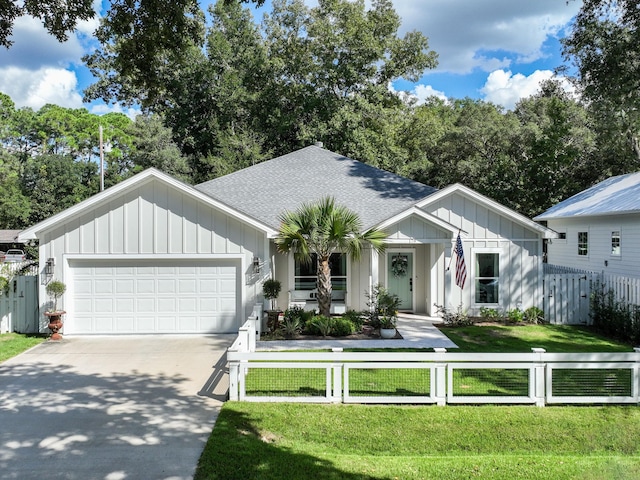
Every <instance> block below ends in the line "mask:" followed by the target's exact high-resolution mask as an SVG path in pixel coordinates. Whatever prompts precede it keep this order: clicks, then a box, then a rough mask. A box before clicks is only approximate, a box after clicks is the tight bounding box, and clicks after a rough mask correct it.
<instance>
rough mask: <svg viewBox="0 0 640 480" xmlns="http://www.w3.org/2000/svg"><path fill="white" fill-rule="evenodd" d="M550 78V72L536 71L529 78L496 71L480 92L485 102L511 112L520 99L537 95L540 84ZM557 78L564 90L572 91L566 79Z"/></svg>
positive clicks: (518, 74)
mask: <svg viewBox="0 0 640 480" xmlns="http://www.w3.org/2000/svg"><path fill="white" fill-rule="evenodd" d="M552 77H554V74H553V72H552V71H550V70H536V71H535V72H533V73H532V74H531V75H529V76H525V75H522V74H521V73H516V74H515V75H514V74H512V73H511V72H510V71H505V70H496V71H495V72H491V73H490V74H489V76H488V77H487V82H486V83H485V84H484V87H482V89H481V90H480V91H481V92H482V93H483V94H484V95H485V97H484V99H485V100H486V101H488V102H492V103H495V104H497V105H501V106H503V107H505V108H506V109H509V110H512V109H513V108H514V107H515V105H516V103H518V101H519V100H520V99H522V98H527V97H530V96H531V95H535V94H536V93H538V92H539V91H540V84H541V83H542V82H544V81H545V80H549V79H550V78H552ZM557 78H558V79H559V80H560V81H561V82H562V85H563V87H564V89H565V90H567V91H569V92H573V91H574V89H573V87H572V86H571V85H570V83H569V82H568V81H567V80H566V79H564V78H562V77H557Z"/></svg>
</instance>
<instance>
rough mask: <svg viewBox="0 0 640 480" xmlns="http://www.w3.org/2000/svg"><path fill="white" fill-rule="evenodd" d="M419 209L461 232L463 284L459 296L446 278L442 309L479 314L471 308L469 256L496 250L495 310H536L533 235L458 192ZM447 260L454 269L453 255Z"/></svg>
mask: <svg viewBox="0 0 640 480" xmlns="http://www.w3.org/2000/svg"><path fill="white" fill-rule="evenodd" d="M425 210H426V211H428V212H429V213H431V214H433V215H436V216H437V217H439V218H440V219H442V220H444V221H446V222H448V223H451V224H453V225H454V226H456V227H458V228H460V229H461V230H462V232H463V233H462V234H461V237H462V240H463V248H464V254H465V261H466V266H467V282H466V284H465V286H464V289H463V290H462V291H460V288H459V287H458V286H457V285H456V284H455V275H449V276H448V277H449V278H450V283H447V285H446V286H445V288H446V291H445V295H446V299H447V303H448V305H447V306H449V307H453V308H455V307H457V306H458V304H459V302H460V301H462V303H463V305H464V307H465V308H467V309H469V313H470V314H474V315H475V314H478V313H479V310H480V307H481V305H479V304H475V295H474V274H475V271H474V270H475V265H474V263H475V259H474V257H473V254H472V253H473V252H474V251H475V250H476V249H485V250H487V249H496V250H497V251H499V253H500V296H499V297H500V305H499V307H500V308H502V309H504V310H509V309H514V308H516V307H521V308H523V309H526V308H528V307H531V306H537V307H540V308H541V307H542V285H541V278H542V277H541V274H542V256H541V254H542V240H541V238H540V234H539V233H538V232H537V231H535V230H533V229H530V228H527V227H526V226H524V225H522V224H520V223H517V222H515V221H513V220H511V219H510V218H508V217H506V216H504V215H502V214H500V213H499V212H497V211H495V210H492V209H490V208H488V207H487V206H485V205H483V204H479V203H477V202H476V201H475V200H473V199H471V198H468V197H466V196H464V195H461V194H458V193H455V194H453V195H450V196H448V197H445V198H442V199H441V200H440V201H439V202H436V203H434V204H430V205H427V206H426V207H425ZM450 248H453V245H451V247H450ZM453 257H454V258H453V264H454V265H455V254H453ZM450 260H451V259H450V257H448V258H447V259H446V262H447V266H449V262H450ZM434 273H437V269H436V272H433V271H432V273H431V276H432V278H433V275H434ZM445 278H447V276H446V275H445ZM437 293H438V297H439V298H443V297H442V292H437Z"/></svg>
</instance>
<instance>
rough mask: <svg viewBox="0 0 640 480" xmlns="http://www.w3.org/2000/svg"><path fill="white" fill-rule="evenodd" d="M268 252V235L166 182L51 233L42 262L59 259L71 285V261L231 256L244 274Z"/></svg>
mask: <svg viewBox="0 0 640 480" xmlns="http://www.w3.org/2000/svg"><path fill="white" fill-rule="evenodd" d="M266 248H268V243H267V241H266V238H265V234H264V232H261V231H259V230H258V229H256V228H254V227H252V226H250V225H247V224H244V223H242V222H240V221H239V220H237V219H236V218H234V217H232V216H231V215H229V214H227V213H225V212H223V211H221V210H218V209H216V208H215V207H213V206H210V205H208V204H206V203H203V202H202V201H200V200H198V199H197V198H194V197H192V196H191V195H189V194H187V193H185V192H182V191H179V190H178V189H176V188H175V187H173V186H171V185H168V184H166V183H165V182H162V181H159V180H157V179H151V180H150V181H148V182H145V183H143V184H138V185H136V186H135V187H134V188H131V189H130V190H128V191H126V192H123V193H122V194H121V195H118V196H117V197H116V198H113V199H110V200H109V201H105V202H103V203H100V204H98V205H97V206H95V207H93V208H91V209H89V210H88V211H86V212H83V213H81V214H79V215H78V216H76V217H75V218H73V219H71V220H69V221H67V222H65V223H64V224H62V225H61V226H59V227H57V228H55V229H53V230H51V231H49V232H46V233H45V235H44V238H43V239H42V241H41V244H40V259H41V264H42V265H43V262H44V261H45V260H46V259H47V258H54V259H55V261H56V273H55V276H56V278H57V279H59V280H62V281H66V279H65V278H64V275H63V271H64V269H63V267H62V266H63V265H64V259H65V256H66V255H72V256H75V257H77V256H79V255H87V256H94V257H108V256H109V255H118V256H119V257H122V256H127V255H132V256H137V257H142V256H144V257H147V256H148V257H152V256H156V255H158V256H165V257H176V258H179V257H183V258H187V257H188V258H197V256H198V255H208V256H209V257H210V256H211V255H216V256H220V257H224V256H225V255H228V256H229V257H233V258H236V259H238V258H243V259H244V262H243V263H244V265H245V269H249V268H251V263H252V259H253V257H254V256H257V257H259V258H261V259H265V256H266V255H267V254H268V253H265V250H266ZM210 258H211V257H210ZM243 273H244V274H245V275H249V273H250V272H248V271H245V272H243ZM244 283H245V282H244V281H243V282H242V284H244ZM247 294H248V297H247V298H246V301H247V305H245V309H246V310H247V311H249V312H250V311H251V308H252V305H253V303H254V302H255V298H253V297H255V293H254V289H253V288H247ZM250 297H252V298H250ZM41 298H44V295H43V296H42V297H41ZM249 306H251V308H249Z"/></svg>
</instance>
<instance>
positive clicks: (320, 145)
mask: <svg viewBox="0 0 640 480" xmlns="http://www.w3.org/2000/svg"><path fill="white" fill-rule="evenodd" d="M314 145H315V146H316V147H319V148H324V145H323V144H322V142H315V143H314Z"/></svg>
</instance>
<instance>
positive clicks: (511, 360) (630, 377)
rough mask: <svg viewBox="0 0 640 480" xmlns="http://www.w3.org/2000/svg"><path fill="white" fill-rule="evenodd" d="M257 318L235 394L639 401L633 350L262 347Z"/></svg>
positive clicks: (315, 398)
mask: <svg viewBox="0 0 640 480" xmlns="http://www.w3.org/2000/svg"><path fill="white" fill-rule="evenodd" d="M255 341H256V325H255V320H252V319H250V320H247V322H246V323H245V325H243V327H242V328H241V329H240V332H239V335H238V339H237V340H236V342H234V344H233V345H232V346H231V347H230V348H229V350H228V352H227V360H228V362H229V398H230V400H240V401H253V402H307V403H309V402H313V403H392V404H400V403H412V404H428V403H431V404H436V405H441V406H444V405H447V404H483V403H492V404H495V403H503V404H531V405H537V406H544V405H547V404H562V403H570V404H614V403H615V404H638V402H639V401H640V397H639V391H640V379H639V378H640V377H639V372H640V349H636V351H635V352H629V353H546V352H545V350H544V349H541V348H535V349H532V350H533V351H532V352H529V353H453V352H447V351H446V350H445V349H443V348H442V349H434V350H435V352H433V353H432V352H343V351H342V349H334V351H331V352H300V351H296V352H258V351H255V345H256V343H255Z"/></svg>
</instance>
